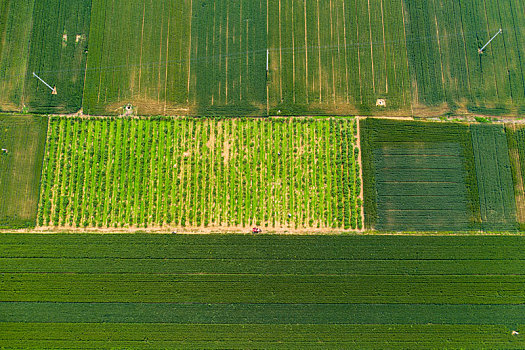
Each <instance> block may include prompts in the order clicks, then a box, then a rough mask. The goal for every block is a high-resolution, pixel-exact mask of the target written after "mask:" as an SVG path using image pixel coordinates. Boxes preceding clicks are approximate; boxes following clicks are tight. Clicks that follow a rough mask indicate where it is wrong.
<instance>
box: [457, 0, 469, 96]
mask: <svg viewBox="0 0 525 350" xmlns="http://www.w3.org/2000/svg"><path fill="white" fill-rule="evenodd" d="M454 3H456V2H454ZM457 4H459V17H460V19H461V39H462V41H463V51H464V53H465V68H467V82H468V93H469V97H470V98H472V87H471V85H470V66H469V63H468V57H467V42H466V41H465V31H464V28H463V25H464V24H463V13H462V10H461V1H458V2H457ZM455 9H456V8H454V10H455ZM454 12H455V11H454Z"/></svg>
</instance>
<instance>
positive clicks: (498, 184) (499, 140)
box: [470, 125, 516, 231]
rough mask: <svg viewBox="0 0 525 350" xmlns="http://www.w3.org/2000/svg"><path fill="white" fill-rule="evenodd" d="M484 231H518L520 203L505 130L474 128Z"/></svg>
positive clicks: (484, 127) (473, 137)
mask: <svg viewBox="0 0 525 350" xmlns="http://www.w3.org/2000/svg"><path fill="white" fill-rule="evenodd" d="M470 130H471V133H472V144H473V148H474V158H475V160H476V173H477V177H478V189H479V193H480V209H481V222H482V228H483V229H484V230H487V231H490V230H513V229H516V201H515V197H514V183H513V180H512V172H511V166H510V159H509V149H508V146H507V138H506V135H505V128H504V127H503V126H500V125H471V126H470Z"/></svg>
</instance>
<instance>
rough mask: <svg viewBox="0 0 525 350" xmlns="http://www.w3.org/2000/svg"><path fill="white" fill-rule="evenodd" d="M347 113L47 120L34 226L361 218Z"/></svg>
mask: <svg viewBox="0 0 525 350" xmlns="http://www.w3.org/2000/svg"><path fill="white" fill-rule="evenodd" d="M355 133H356V128H355V120H354V119H352V118H323V119H313V118H297V119H284V118H270V119H245V118H235V119H222V120H221V119H212V118H210V119H197V118H179V119H172V118H154V119H128V118H118V119H105V120H104V119H101V118H93V119H85V118H75V119H72V118H53V119H52V121H51V123H50V132H49V138H48V143H47V152H46V157H45V161H44V173H43V177H42V183H43V186H42V193H41V201H40V208H39V215H38V218H39V219H38V224H39V226H60V227H106V228H108V227H113V228H116V227H131V228H140V227H142V228H145V227H153V228H155V227H156V228H160V227H165V228H166V229H167V228H168V227H189V228H194V229H197V230H198V229H199V228H200V229H204V228H226V229H227V228H229V229H232V230H235V231H238V230H243V231H244V232H246V231H247V230H250V227H251V226H255V225H257V226H261V227H263V228H269V229H342V228H344V229H350V228H352V229H355V228H360V227H361V210H360V200H358V199H357V197H358V196H359V193H360V179H359V169H358V165H357V161H356V159H357V153H354V151H357V149H356V148H355Z"/></svg>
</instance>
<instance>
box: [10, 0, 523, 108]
mask: <svg viewBox="0 0 525 350" xmlns="http://www.w3.org/2000/svg"><path fill="white" fill-rule="evenodd" d="M0 9H2V15H1V16H0V39H2V40H1V41H2V43H1V44H0V74H2V75H1V77H2V78H3V79H1V80H0V81H1V85H0V103H1V106H2V108H3V109H7V110H20V109H22V108H23V107H24V106H26V107H27V108H29V109H30V110H32V111H36V112H59V113H64V112H68V113H69V112H76V111H77V110H79V109H80V107H83V109H84V111H85V112H86V113H89V114H95V115H98V114H101V115H114V114H122V113H124V112H125V111H124V107H125V106H127V105H128V104H130V105H131V106H132V107H133V112H134V113H135V114H141V115H144V114H149V115H161V114H162V115H226V116H232V115H255V116H260V115H267V114H270V115H350V114H360V115H440V114H444V113H448V112H452V113H456V112H458V113H475V114H488V115H519V114H520V113H523V111H525V76H524V72H525V61H524V60H523V59H522V57H524V56H525V48H524V47H523V45H520V44H521V41H520V40H519V38H520V37H521V36H523V34H525V29H524V28H525V6H524V5H523V4H522V3H521V2H520V1H519V0H509V1H500V2H488V3H487V2H486V1H482V0H468V1H464V2H458V1H454V0H370V1H354V0H327V1H321V0H309V1H306V0H280V1H270V0H254V1H250V0H235V1H231V0H211V1H210V0H184V1H179V2H178V3H177V4H175V3H173V2H170V1H168V0H160V1H153V0H114V1H113V0H112V1H110V0H93V1H82V0H74V1H59V0H45V1H38V2H35V1H34V0H22V1H12V0H2V1H0ZM500 28H501V29H502V34H501V35H499V36H498V37H496V38H495V40H494V41H493V42H492V43H491V44H490V45H489V46H488V47H487V48H486V49H485V50H484V52H483V54H480V53H479V52H478V49H480V48H481V46H483V45H484V44H485V43H486V42H487V41H488V40H489V39H490V38H491V37H492V36H493V35H494V34H495V33H497V32H498V30H499V29H500ZM88 42H89V50H88ZM33 71H36V72H37V73H39V74H41V76H42V78H44V80H46V81H47V82H48V83H49V84H51V85H52V86H55V85H56V87H57V90H58V95H56V96H55V95H51V94H50V91H48V90H46V89H47V88H46V87H45V86H44V85H43V84H41V83H39V82H38V81H37V80H36V79H35V78H34V77H33V76H32V72H33ZM84 76H85V77H86V81H85V84H84ZM382 100H384V101H382ZM380 102H381V103H382V102H384V104H385V105H383V106H381V105H378V103H380Z"/></svg>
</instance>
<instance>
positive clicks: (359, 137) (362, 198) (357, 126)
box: [355, 117, 365, 232]
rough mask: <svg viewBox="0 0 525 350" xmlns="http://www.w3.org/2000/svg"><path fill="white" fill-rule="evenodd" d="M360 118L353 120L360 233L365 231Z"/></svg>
mask: <svg viewBox="0 0 525 350" xmlns="http://www.w3.org/2000/svg"><path fill="white" fill-rule="evenodd" d="M360 121H361V117H356V118H355V124H356V131H357V133H356V134H357V135H356V141H355V143H356V147H358V149H359V153H358V154H357V164H358V166H359V173H358V174H356V176H359V179H360V180H361V186H360V188H359V198H360V199H361V207H360V208H359V215H361V222H362V223H363V228H362V229H361V230H360V231H361V232H364V231H365V205H364V204H365V196H364V192H365V191H364V185H365V183H364V182H363V178H364V177H363V159H362V157H361V155H362V154H363V149H362V148H361V125H360Z"/></svg>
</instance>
